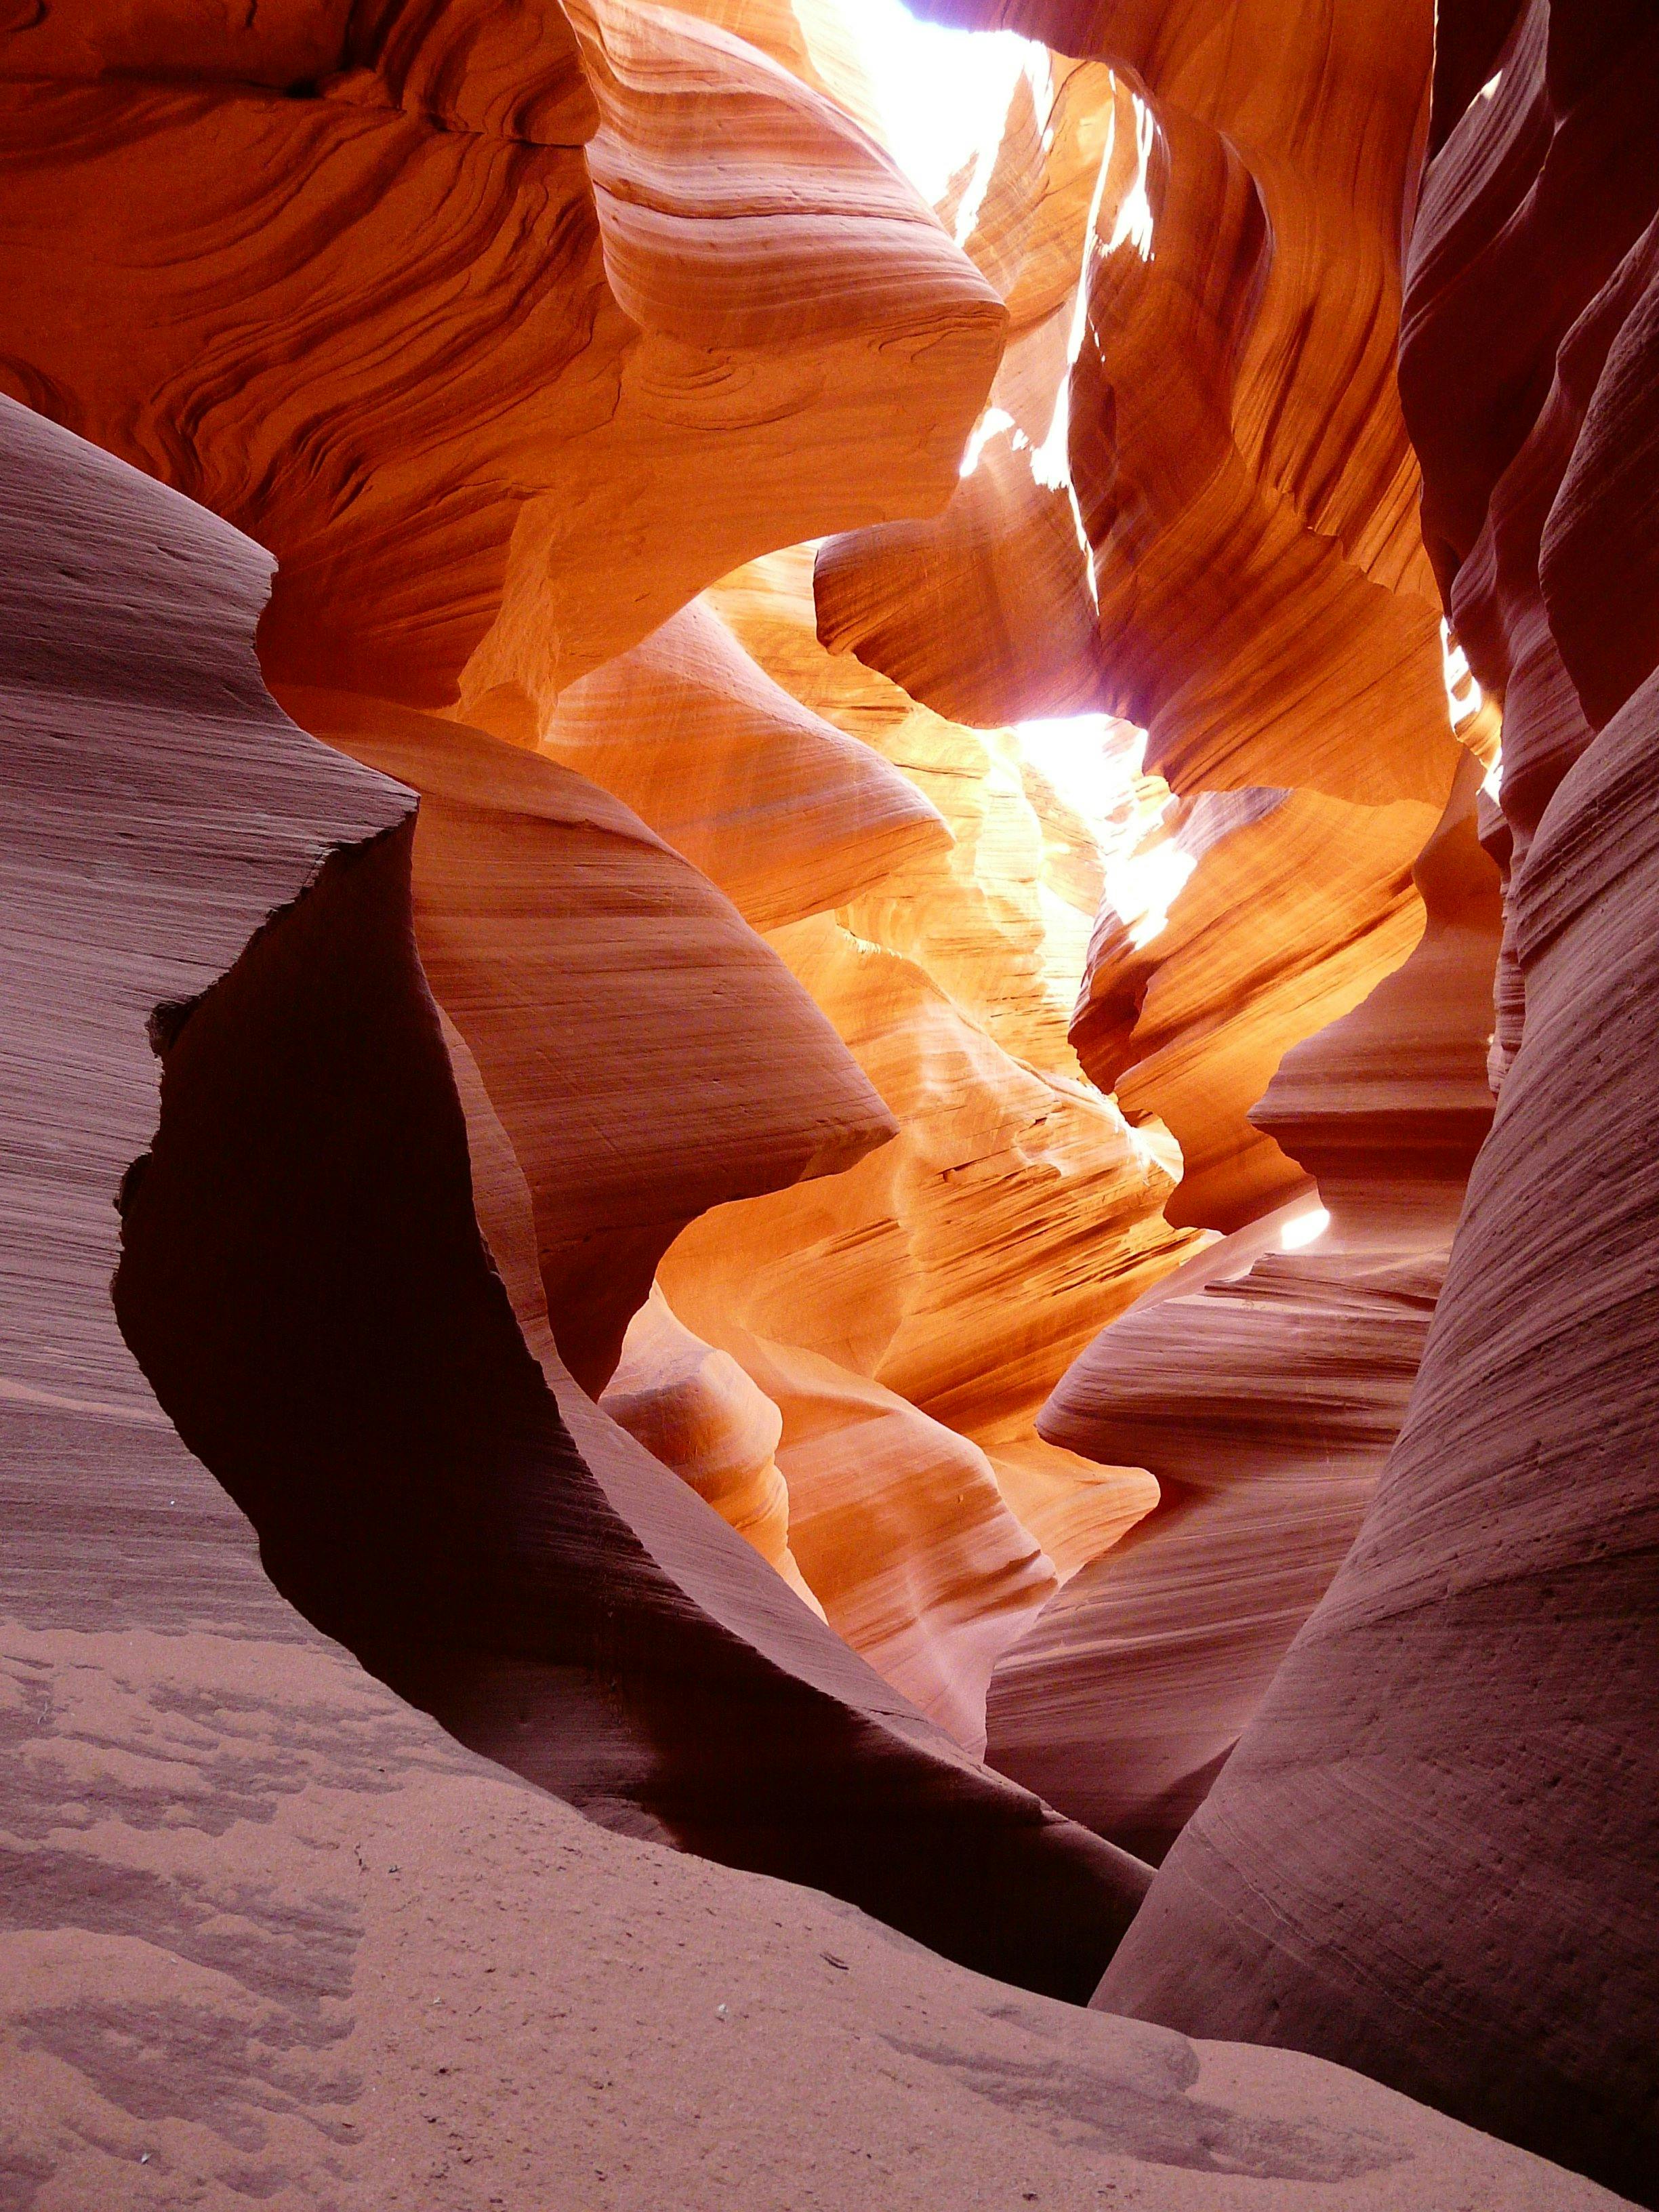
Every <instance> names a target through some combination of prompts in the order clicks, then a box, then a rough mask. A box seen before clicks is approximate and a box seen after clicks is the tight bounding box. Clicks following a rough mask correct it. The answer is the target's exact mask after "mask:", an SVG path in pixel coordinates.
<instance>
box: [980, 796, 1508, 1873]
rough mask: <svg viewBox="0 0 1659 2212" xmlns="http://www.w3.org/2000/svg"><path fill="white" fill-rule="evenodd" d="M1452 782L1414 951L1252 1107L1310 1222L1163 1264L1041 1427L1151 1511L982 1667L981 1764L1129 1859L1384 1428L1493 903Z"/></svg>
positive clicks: (1447, 1143) (1440, 1191) (1326, 1545)
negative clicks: (1147, 1486)
mask: <svg viewBox="0 0 1659 2212" xmlns="http://www.w3.org/2000/svg"><path fill="white" fill-rule="evenodd" d="M1479 781H1480V764H1479V763H1478V762H1477V761H1475V760H1474V759H1473V758H1471V759H1469V760H1468V763H1467V765H1466V769H1465V771H1464V773H1463V775H1462V778H1461V779H1460V786H1459V789H1458V791H1457V793H1455V796H1454V799H1453V801H1452V803H1451V805H1450V807H1449V810H1448V818H1447V821H1446V823H1444V824H1443V826H1442V828H1441V829H1440V830H1439V832H1438V833H1437V836H1436V837H1435V838H1434V840H1433V841H1432V842H1431V844H1430V846H1429V848H1428V849H1427V851H1426V852H1425V854H1424V855H1423V857H1422V859H1421V860H1419V864H1418V868H1417V880H1418V884H1419V889H1420V890H1421V892H1422V895H1423V897H1424V900H1425V904H1426V907H1427V911H1428V916H1429V920H1428V927H1427V929H1426V931H1425V935H1424V938H1423V940H1422V943H1421V944H1420V945H1419V947H1418V949H1417V951H1415V952H1414V953H1413V956H1412V957H1411V959H1410V960H1408V961H1407V963H1406V965H1405V966H1404V967H1403V968H1401V969H1400V970H1399V971H1398V973H1397V974H1395V975H1391V976H1389V977H1388V978H1387V979H1386V980H1385V981H1383V982H1382V983H1380V984H1379V985H1378V986H1377V987H1376V990H1375V991H1374V992H1373V993H1372V994H1371V995H1370V998H1368V999H1367V1000H1365V1002H1364V1005H1363V1006H1359V1007H1358V1008H1357V1009H1356V1010H1355V1011H1354V1012H1352V1013H1350V1014H1348V1015H1346V1017H1345V1018H1343V1019H1341V1020H1340V1021H1338V1022H1337V1023H1335V1024H1333V1026H1332V1027H1331V1028H1329V1029H1328V1030H1323V1031H1322V1032H1321V1034H1320V1035H1319V1036H1316V1037H1314V1038H1312V1039H1310V1041H1309V1042H1307V1043H1305V1044H1303V1045H1299V1046H1297V1048H1296V1049H1295V1050H1294V1051H1293V1052H1291V1053H1290V1054H1288V1055H1287V1056H1286V1058H1285V1062H1284V1064H1283V1066H1281V1068H1280V1069H1279V1073H1278V1075H1277V1076H1276V1077H1275V1078H1274V1079H1273V1084H1272V1085H1271V1086H1270V1088H1269V1090H1268V1091H1267V1097H1265V1098H1264V1099H1263V1100H1262V1101H1261V1104H1260V1106H1259V1107H1257V1109H1255V1115H1254V1117H1253V1118H1254V1119H1255V1121H1257V1122H1258V1123H1259V1124H1260V1125H1261V1127H1263V1128H1264V1129H1267V1130H1271V1131H1272V1132H1273V1134H1274V1135H1275V1136H1276V1138H1277V1139H1278V1140H1279V1144H1280V1145H1281V1146H1283V1148H1284V1150H1285V1153H1286V1154H1288V1155H1289V1156H1290V1157H1291V1159H1292V1160H1293V1161H1294V1162H1295V1163H1296V1164H1297V1165H1298V1166H1299V1168H1300V1169H1301V1170H1303V1171H1304V1173H1306V1174H1310V1175H1313V1176H1316V1177H1317V1178H1318V1188H1319V1197H1320V1199H1321V1200H1322V1201H1323V1204H1324V1206H1325V1207H1326V1208H1327V1209H1328V1219H1326V1220H1323V1221H1322V1219H1321V1217H1320V1216H1319V1214H1318V1213H1317V1212H1314V1213H1311V1214H1310V1212H1309V1204H1310V1201H1309V1200H1302V1201H1300V1202H1299V1203H1292V1204H1291V1205H1290V1206H1286V1207H1285V1208H1284V1209H1282V1210H1281V1211H1280V1212H1277V1213H1275V1214H1273V1215H1272V1216H1270V1217H1269V1218H1267V1220H1266V1221H1263V1222H1260V1223H1257V1224H1255V1225H1253V1226H1252V1227H1251V1228H1249V1229H1246V1230H1244V1231H1240V1232H1239V1233H1237V1234H1236V1235H1234V1236H1232V1237H1226V1238H1225V1239H1224V1240H1223V1241H1222V1242H1221V1243H1218V1244H1216V1245H1213V1246H1212V1248H1211V1249H1209V1250H1208V1251H1206V1252H1205V1253H1203V1254H1202V1255H1200V1257H1198V1258H1197V1259H1196V1260H1193V1261H1188V1263H1187V1265H1186V1266H1185V1267H1183V1268H1182V1269H1181V1270H1180V1271H1179V1272H1178V1273H1176V1275H1174V1276H1172V1277H1171V1278H1170V1279H1168V1280H1167V1281H1166V1282H1164V1284H1162V1285H1159V1287H1158V1289H1157V1290H1155V1291H1152V1293H1150V1294H1149V1296H1148V1297H1145V1298H1143V1299H1142V1300H1141V1301H1140V1303H1139V1304H1138V1305H1137V1306H1136V1307H1135V1308H1133V1310H1132V1311H1131V1312H1130V1313H1128V1314H1127V1315H1126V1316H1125V1317H1124V1318H1123V1319H1122V1320H1121V1321H1120V1322H1116V1323H1115V1324H1114V1325H1113V1326H1112V1327H1111V1328H1108V1329H1107V1330H1106V1331H1105V1332H1104V1333H1103V1334H1102V1335H1101V1336H1100V1337H1099V1338H1097V1340H1096V1341H1095V1343H1094V1344H1093V1345H1092V1346H1091V1347H1090V1348H1089V1350H1088V1351H1087V1352H1085V1354H1084V1355H1083V1357H1082V1358H1080V1359H1079V1361H1078V1362H1077V1363H1076V1364H1075V1365H1074V1366H1073V1367H1072V1368H1071V1370H1069V1371H1068V1373H1067V1374H1066V1376H1065V1377H1064V1378H1063V1380H1062V1381H1061V1383H1060V1386H1059V1388H1058V1389H1057V1390H1056V1391H1055V1393H1054V1396H1053V1398H1052V1399H1051V1400H1050V1401H1049V1403H1048V1406H1047V1407H1046V1408H1045V1409H1044V1412H1043V1414H1042V1421H1041V1426H1042V1433H1043V1434H1044V1435H1045V1436H1047V1437H1050V1438H1051V1439H1052V1440H1053V1441H1054V1443H1060V1444H1063V1445H1065V1446H1066V1447H1068V1448H1069V1449H1072V1450H1073V1451H1076V1452H1080V1453H1085V1454H1088V1455H1091V1456H1094V1457H1097V1458H1099V1459H1102V1460H1105V1461H1109V1462H1112V1461H1119V1460H1139V1461H1140V1462H1142V1463H1143V1464H1144V1465H1146V1467H1148V1468H1151V1469H1152V1473H1153V1474H1156V1476H1157V1477H1158V1483H1159V1485H1160V1488H1161V1491H1162V1502H1161V1503H1160V1504H1159V1506H1158V1510H1157V1511H1156V1512H1155V1513H1153V1514H1152V1516H1150V1517H1149V1518H1148V1519H1146V1520H1145V1521H1143V1522H1140V1523H1139V1526H1138V1527H1137V1528H1135V1529H1134V1530H1133V1533H1132V1534H1130V1536H1129V1537H1128V1538H1127V1540H1126V1541H1124V1542H1123V1543H1121V1545H1119V1546H1118V1547H1116V1548H1115V1550H1113V1551H1111V1552H1109V1553H1106V1554H1105V1555H1104V1556H1103V1558H1101V1559H1097V1560H1096V1561H1095V1562H1094V1563H1093V1564H1092V1565H1091V1566H1090V1567H1088V1568H1086V1569H1085V1571H1084V1572H1083V1573H1082V1574H1080V1575H1079V1577H1077V1579H1076V1580H1075V1581H1074V1582H1073V1583H1070V1584H1069V1585H1068V1586H1067V1588H1066V1589H1065V1590H1064V1591H1063V1592H1062V1593H1061V1595H1060V1596H1059V1597H1057V1598H1055V1599H1054V1600H1053V1601H1051V1602H1050V1604H1049V1605H1048V1608H1047V1609H1046V1611H1045V1612H1044V1613H1043V1616H1042V1620H1041V1621H1040V1622H1039V1623H1038V1624H1037V1626H1036V1628H1034V1629H1033V1630H1032V1631H1031V1632H1030V1634H1028V1635H1027V1636H1026V1638H1024V1641H1023V1642H1022V1643H1021V1644H1018V1645H1017V1646H1015V1647H1014V1648H1013V1649H1012V1650H1009V1651H1008V1652H1007V1653H1006V1655H1005V1656H1004V1657H1003V1658H1002V1659H1001V1661H1000V1663H999V1666H998V1669H997V1673H996V1675H995V1677H994V1681H993V1685H992V1691H991V1698H990V1705H989V1728H990V1745H991V1749H990V1756H991V1757H992V1759H994V1763H995V1764H996V1765H999V1766H1000V1767H1002V1768H1003V1769H1004V1770H1005V1771H1006V1772H1008V1773H1010V1774H1012V1775H1015V1776H1017V1777H1018V1778H1020V1779H1021V1780H1023V1781H1024V1782H1025V1783H1027V1784H1029V1785H1030V1786H1033V1787H1041V1788H1042V1789H1043V1790H1045V1792H1046V1794H1047V1795H1048V1796H1050V1797H1051V1798H1052V1799H1053V1800H1054V1802H1055V1803H1057V1804H1060V1805H1061V1806H1063V1807H1065V1808H1066V1810H1068V1811H1069V1812H1071V1813H1073V1814H1074V1815H1076V1816H1077V1817H1078V1818H1079V1819H1081V1820H1086V1821H1087V1822H1088V1823H1089V1824H1090V1825H1091V1826H1093V1827H1095V1828H1097V1830H1098V1831H1099V1832H1101V1833H1102V1834H1103V1835H1108V1836H1111V1837H1113V1838H1115V1839H1116V1840H1118V1841H1119V1842H1122V1843H1124V1844H1126V1845H1132V1847H1133V1849H1135V1850H1138V1851H1139V1852H1141V1853H1143V1854H1144V1855H1146V1856H1149V1857H1154V1858H1161V1857H1163V1856H1164V1852H1165V1851H1166V1850H1168V1848H1169V1846H1170V1844H1171V1843H1172V1842H1173V1841H1174V1839H1175V1838H1176V1835H1177V1834H1178V1833H1179V1832H1180V1831H1181V1829H1182V1826H1184V1825H1185V1823H1186V1821H1187V1820H1188V1818H1189V1817H1190V1815H1191V1814H1192V1813H1193V1811H1194V1808H1195V1807H1196V1806H1197V1805H1198V1804H1199V1803H1200V1802H1201V1800H1202V1799H1203V1797H1204V1796H1205V1793H1206V1791H1207V1790H1208V1789H1209V1787H1210V1784H1211V1783H1212V1781H1213V1779H1214V1777H1215V1775H1216V1773H1217V1771H1218V1769H1219V1768H1220V1766H1221V1765H1222V1763H1223V1761H1224V1760H1225V1759H1226V1757H1227V1755H1228V1753H1229V1752H1230V1751H1231V1747H1232V1746H1233V1744H1234V1743H1235V1742H1236V1741H1237V1737H1238V1735H1239V1733H1240V1731H1241V1729H1243V1727H1244V1726H1245V1724H1246V1723H1247V1722H1248V1721H1249V1718H1250V1717H1251V1715H1252V1714H1253V1713H1254V1712H1255V1709H1256V1707H1257V1705H1259V1704H1260V1703H1261V1698H1262V1695H1263V1693H1264V1692H1265V1691H1266V1690H1267V1686H1268V1684H1269V1682H1270V1681H1271V1680H1272V1679H1273V1674H1274V1673H1275V1672H1276V1670H1277V1668H1278V1667H1279V1662H1280V1661H1281V1660H1282V1659H1283V1657H1284V1656H1285V1651H1286V1650H1288V1649H1289V1647H1290V1644H1291V1639H1292V1638H1293V1637H1294V1636H1295V1635H1296V1633H1297V1630H1298V1629H1299V1628H1300V1627H1301V1626H1302V1624H1303V1622H1304V1620H1306V1619H1307V1617H1308V1615H1309V1614H1310V1613H1311V1612H1312V1610H1313V1608H1314V1607H1315V1605H1316V1603H1317V1602H1318V1601H1319V1600H1320V1598H1321V1597H1322V1596H1323V1595H1324V1593H1325V1591H1326V1589H1328V1587H1329V1584H1330V1582H1331V1579H1332V1577H1333V1576H1334V1574H1335V1572H1336V1571H1337V1569H1338V1567H1339V1566H1340V1564H1341V1562H1342V1559H1343V1558H1344V1556H1345V1555H1346V1552H1347V1550H1348V1547H1349V1546H1350V1545H1351V1544H1352V1541H1353V1538H1354V1535H1355V1533H1356V1531H1357V1530H1358V1526H1359V1523H1360V1520H1361V1517H1362V1516H1363V1514H1364V1510H1365V1507H1366V1504H1368V1502H1369V1501H1370V1497H1371V1494H1372V1492H1373V1490H1374V1489H1375V1486H1376V1478H1377V1476H1378V1474H1380V1472H1381V1470H1382V1467H1383V1461H1384V1460H1385V1458H1386V1457H1387V1455H1388V1451H1389V1446H1390V1445H1391V1444H1392V1443H1393V1441H1394V1438H1395V1435H1396V1433H1397V1432H1398V1431H1399V1428H1400V1425H1401V1420H1402V1419H1404V1417H1405V1412H1406V1405H1407V1395H1408V1393H1409V1391H1410V1389H1411V1386H1412V1383H1413V1378H1414V1376H1415V1375H1416V1372H1417V1367H1418V1363H1419V1358H1421V1356H1422V1351H1423V1344H1424V1339H1425V1334H1426V1333H1427V1329H1428V1326H1429V1322H1430V1319H1431V1316H1432V1314H1433V1311H1434V1304H1435V1298H1436V1296H1437V1292H1438V1290H1439V1287H1440V1282H1441V1278H1442V1276H1443V1273H1444V1269H1445V1264H1446V1255H1447V1251H1448V1249H1449V1245H1450V1243H1451V1237H1452V1232H1453V1230H1454V1229H1455V1225H1456V1220H1457V1212H1458V1208H1459V1206H1460V1204H1461V1202H1462V1194H1463V1186H1464V1182H1465V1181H1466V1179H1467V1176H1468V1170H1469V1166H1470V1164H1471V1163H1472V1161H1473V1160H1474V1155H1475V1153H1476V1152H1477V1151H1478V1150H1479V1147H1480V1142H1481V1139H1482V1138H1483V1137H1484V1135H1485V1133H1486V1129H1487V1127H1488V1126H1489V1125H1490V1123H1491V1121H1492V1097H1491V1093H1490V1092H1489V1091H1488V1090H1487V1088H1486V1045H1487V1041H1488V1038H1489V1036H1490V1034H1491V1029H1492V966H1493V962H1494V959H1495V957H1496V954H1497V949H1498V927H1499V921H1500V915H1499V908H1498V895H1497V880H1496V874H1495V871H1494V870H1493V868H1492V864H1491V862H1490V861H1489V860H1486V857H1485V855H1484V854H1482V853H1481V851H1480V848H1479V846H1478V845H1477V844H1476V842H1475V837H1474V799H1475V793H1476V787H1477V785H1478V783H1479ZM1307 1229H1313V1230H1315V1231H1318V1232H1319V1233H1317V1234H1316V1237H1314V1239H1313V1241H1312V1242H1311V1243H1309V1242H1308V1241H1307V1239H1306V1236H1305V1231H1306V1230H1307Z"/></svg>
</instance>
